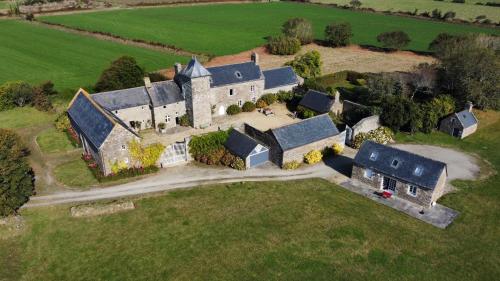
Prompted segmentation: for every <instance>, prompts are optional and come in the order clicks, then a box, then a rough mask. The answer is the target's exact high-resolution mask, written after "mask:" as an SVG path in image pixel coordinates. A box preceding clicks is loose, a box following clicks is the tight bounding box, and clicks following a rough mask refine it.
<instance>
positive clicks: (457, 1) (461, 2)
mask: <svg viewBox="0 0 500 281" xmlns="http://www.w3.org/2000/svg"><path fill="white" fill-rule="evenodd" d="M451 2H453V3H459V4H463V3H465V0H452V1H451Z"/></svg>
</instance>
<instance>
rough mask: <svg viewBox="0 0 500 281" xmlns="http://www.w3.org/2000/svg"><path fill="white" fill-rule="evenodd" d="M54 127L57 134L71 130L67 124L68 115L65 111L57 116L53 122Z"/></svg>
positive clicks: (69, 124)
mask: <svg viewBox="0 0 500 281" xmlns="http://www.w3.org/2000/svg"><path fill="white" fill-rule="evenodd" d="M54 126H55V127H56V130H58V131H59V132H64V131H66V130H68V129H69V128H71V123H70V122H69V118H68V113H67V112H66V111H64V112H63V113H61V114H59V116H57V118H56V120H55V121H54Z"/></svg>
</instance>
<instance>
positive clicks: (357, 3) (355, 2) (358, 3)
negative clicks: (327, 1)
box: [349, 0, 363, 9]
mask: <svg viewBox="0 0 500 281" xmlns="http://www.w3.org/2000/svg"><path fill="white" fill-rule="evenodd" d="M349 4H350V5H351V7H353V8H354V9H357V8H359V7H361V5H363V3H361V1H359V0H351V1H350V2H349Z"/></svg>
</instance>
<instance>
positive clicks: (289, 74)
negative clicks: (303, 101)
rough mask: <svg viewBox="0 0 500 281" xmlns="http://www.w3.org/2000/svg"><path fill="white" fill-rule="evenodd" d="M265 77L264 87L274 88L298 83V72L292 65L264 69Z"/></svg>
mask: <svg viewBox="0 0 500 281" xmlns="http://www.w3.org/2000/svg"><path fill="white" fill-rule="evenodd" d="M262 73H263V74H264V78H265V79H266V81H265V83H264V89H273V88H277V87H282V86H287V85H293V84H298V83H299V80H298V79H297V74H295V72H294V71H293V68H291V67H290V66H285V67H280V68H274V69H269V70H264V71H262Z"/></svg>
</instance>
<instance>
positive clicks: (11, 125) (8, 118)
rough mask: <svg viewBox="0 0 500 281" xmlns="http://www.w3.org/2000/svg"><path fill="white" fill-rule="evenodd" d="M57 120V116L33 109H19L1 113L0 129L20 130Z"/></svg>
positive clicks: (27, 107)
mask: <svg viewBox="0 0 500 281" xmlns="http://www.w3.org/2000/svg"><path fill="white" fill-rule="evenodd" d="M0 65H1V64H0ZM0 67H1V66H0ZM55 118H56V115H55V114H51V113H47V112H42V111H39V110H37V109H35V108H33V107H29V106H26V107H19V108H15V109H11V110H6V111H0V128H5V129H20V128H26V127H32V126H38V125H42V124H46V123H50V122H52V121H54V119H55Z"/></svg>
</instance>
